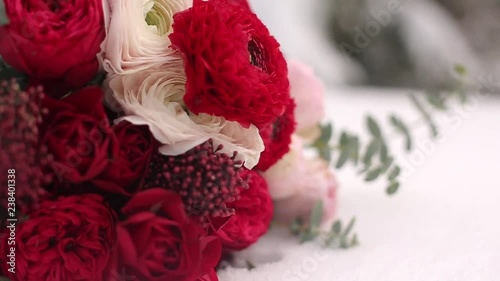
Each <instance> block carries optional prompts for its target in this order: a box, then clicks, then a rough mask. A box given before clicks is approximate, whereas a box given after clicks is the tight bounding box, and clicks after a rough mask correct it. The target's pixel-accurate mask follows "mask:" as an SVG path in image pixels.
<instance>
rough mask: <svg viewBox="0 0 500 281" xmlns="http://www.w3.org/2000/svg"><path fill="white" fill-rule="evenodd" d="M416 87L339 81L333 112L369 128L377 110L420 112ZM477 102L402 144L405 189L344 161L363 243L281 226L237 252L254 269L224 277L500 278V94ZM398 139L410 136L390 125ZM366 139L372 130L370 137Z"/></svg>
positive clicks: (346, 194) (410, 116) (345, 186)
mask: <svg viewBox="0 0 500 281" xmlns="http://www.w3.org/2000/svg"><path fill="white" fill-rule="evenodd" d="M409 92H410V91H409V90H404V89H401V90H387V89H369V88H343V89H342V88H337V89H332V90H331V92H330V93H329V96H328V99H327V112H328V119H330V120H334V121H335V122H334V123H335V127H336V128H346V129H349V130H351V131H354V132H358V133H359V132H364V131H365V130H364V128H363V126H364V125H363V124H364V122H363V120H364V119H363V118H364V117H365V116H364V115H365V114H366V113H371V114H373V115H374V116H375V117H376V118H377V119H378V120H379V123H385V124H388V123H387V117H388V114H389V113H390V112H397V113H398V114H399V115H401V116H403V117H404V118H405V120H408V121H411V120H415V119H417V117H418V114H417V111H416V110H415V109H414V107H413V106H411V104H410V103H409V101H408V98H406V97H405V95H403V94H405V93H409ZM471 95H472V100H473V101H474V102H473V103H472V104H471V105H470V106H467V107H462V106H459V105H454V106H453V107H452V109H451V110H450V113H449V114H445V115H443V114H441V115H439V116H442V117H441V118H439V119H438V123H439V124H440V127H441V133H442V135H441V137H440V138H439V141H431V140H430V139H429V137H428V132H427V130H426V129H425V128H426V127H425V126H421V127H423V128H424V129H422V130H417V132H416V134H415V136H414V139H415V140H416V144H417V149H416V152H414V153H412V154H410V155H409V156H408V155H406V154H404V153H403V152H402V151H399V150H398V152H397V155H398V158H399V161H400V163H406V164H405V165H406V166H405V167H406V168H405V169H404V174H403V182H402V187H401V189H400V191H399V192H398V194H397V195H395V196H393V197H389V196H387V195H385V192H384V188H385V181H384V180H380V181H377V182H375V183H364V182H363V181H362V180H361V179H360V178H359V176H356V173H355V171H354V170H353V169H349V168H348V169H342V170H341V171H338V172H337V174H338V177H339V182H340V184H341V189H340V192H339V198H338V199H339V204H340V208H339V217H340V218H342V219H343V220H344V221H348V220H349V219H350V218H351V217H352V216H356V218H357V224H356V227H355V230H356V232H357V233H358V235H359V237H360V242H361V244H360V245H359V246H358V247H356V248H353V249H348V250H340V249H333V250H330V249H327V250H325V249H322V248H321V247H319V246H317V245H316V244H315V243H314V242H311V243H307V244H304V245H299V243H298V241H297V240H296V238H294V237H291V236H290V235H288V233H287V232H286V231H285V230H283V229H276V228H275V229H273V230H271V231H270V233H268V234H267V235H266V236H265V237H264V238H263V239H261V240H260V241H259V242H258V243H257V244H256V245H255V246H253V247H252V248H250V249H248V250H246V251H244V252H242V253H241V254H240V255H239V259H240V260H241V262H242V263H243V261H245V260H249V261H251V262H252V263H254V264H256V266H257V267H256V268H255V269H253V270H247V269H245V268H228V269H226V270H223V271H220V272H219V276H220V280H221V281H271V280H272V281H289V280H290V281H299V280H301V281H306V280H311V281H332V280H342V281H379V280H380V281H402V280H404V281H420V280H422V281H476V280H477V281H498V280H500V179H499V178H500V177H499V174H497V173H498V172H499V168H500V99H499V98H498V96H497V97H494V96H492V95H481V94H478V93H471ZM384 130H385V131H386V133H387V136H394V137H391V138H390V139H391V143H392V145H391V146H392V147H394V148H399V147H401V146H403V141H401V139H400V138H398V137H397V135H393V134H389V133H388V132H390V127H389V126H386V127H384ZM365 139H366V138H365Z"/></svg>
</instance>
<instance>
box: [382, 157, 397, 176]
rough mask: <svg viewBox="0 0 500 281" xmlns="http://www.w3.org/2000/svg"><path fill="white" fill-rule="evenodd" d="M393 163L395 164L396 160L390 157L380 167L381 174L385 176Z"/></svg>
mask: <svg viewBox="0 0 500 281" xmlns="http://www.w3.org/2000/svg"><path fill="white" fill-rule="evenodd" d="M392 163H394V158H393V157H390V156H389V157H388V158H387V159H386V160H385V162H383V163H382V166H381V167H380V170H381V171H380V173H381V174H384V173H385V172H387V170H389V168H390V167H391V165H392Z"/></svg>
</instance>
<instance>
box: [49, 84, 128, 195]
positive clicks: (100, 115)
mask: <svg viewBox="0 0 500 281" xmlns="http://www.w3.org/2000/svg"><path fill="white" fill-rule="evenodd" d="M102 100H103V92H102V90H101V89H99V88H97V87H89V88H85V89H83V90H80V91H78V92H76V93H74V94H71V95H69V96H68V97H66V98H64V99H62V100H54V99H51V98H48V97H47V98H45V99H44V100H43V103H42V106H43V107H45V108H47V109H48V111H49V113H48V115H47V117H46V118H45V120H44V122H43V126H42V132H43V143H44V144H45V145H47V148H48V149H49V152H50V153H52V155H53V156H54V161H53V163H52V164H51V167H52V170H53V172H54V174H55V177H54V184H55V185H56V186H59V185H63V186H64V185H69V186H72V185H73V184H78V183H84V182H88V181H92V180H93V179H94V178H96V177H97V176H98V175H99V174H101V173H102V172H103V171H104V169H106V167H107V166H108V164H109V162H110V159H113V158H116V156H117V155H118V154H119V146H118V141H117V140H116V137H115V136H114V134H113V130H112V128H111V126H110V124H109V121H108V119H107V117H106V113H105V111H104V107H103V105H102Z"/></svg>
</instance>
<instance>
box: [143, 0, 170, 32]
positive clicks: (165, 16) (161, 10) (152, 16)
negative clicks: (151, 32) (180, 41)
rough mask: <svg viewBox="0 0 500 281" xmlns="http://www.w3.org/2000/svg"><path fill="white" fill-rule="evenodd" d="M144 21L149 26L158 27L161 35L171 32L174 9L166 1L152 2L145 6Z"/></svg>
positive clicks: (154, 0) (157, 0) (152, 0)
mask: <svg viewBox="0 0 500 281" xmlns="http://www.w3.org/2000/svg"><path fill="white" fill-rule="evenodd" d="M144 10H145V11H144V12H145V13H144V14H145V15H144V19H145V20H146V23H147V24H148V25H149V26H154V27H156V30H157V32H158V34H159V35H165V34H166V33H168V32H170V28H171V24H172V23H171V21H172V7H169V6H168V4H167V3H165V1H161V0H151V1H148V2H146V4H144Z"/></svg>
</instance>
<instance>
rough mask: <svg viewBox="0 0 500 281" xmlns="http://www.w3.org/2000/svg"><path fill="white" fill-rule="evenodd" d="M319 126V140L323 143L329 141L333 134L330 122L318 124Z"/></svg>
mask: <svg viewBox="0 0 500 281" xmlns="http://www.w3.org/2000/svg"><path fill="white" fill-rule="evenodd" d="M320 128H321V137H320V139H321V141H322V142H323V143H329V142H330V139H331V138H332V135H333V126H332V123H328V124H326V125H324V126H321V125H320Z"/></svg>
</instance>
